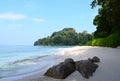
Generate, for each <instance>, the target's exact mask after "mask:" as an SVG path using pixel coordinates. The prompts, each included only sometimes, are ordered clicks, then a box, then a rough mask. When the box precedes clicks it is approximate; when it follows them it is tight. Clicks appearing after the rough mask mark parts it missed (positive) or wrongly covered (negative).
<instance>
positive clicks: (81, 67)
mask: <svg viewBox="0 0 120 81" xmlns="http://www.w3.org/2000/svg"><path fill="white" fill-rule="evenodd" d="M96 62H100V59H99V58H98V57H96V56H95V57H93V58H92V59H91V58H88V60H80V61H76V62H75V61H74V60H73V59H72V58H67V59H65V61H64V62H61V63H59V64H58V65H55V66H53V67H51V68H49V69H48V70H47V71H46V73H45V74H44V75H46V76H48V77H53V78H57V79H64V78H66V77H67V76H68V75H70V74H71V73H72V72H74V71H75V70H77V71H79V72H80V73H81V75H82V76H83V77H84V78H89V77H90V76H92V75H93V73H94V72H95V71H96V69H97V68H98V65H97V64H95V63H96Z"/></svg>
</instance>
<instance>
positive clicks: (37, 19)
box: [32, 18, 45, 22]
mask: <svg viewBox="0 0 120 81" xmlns="http://www.w3.org/2000/svg"><path fill="white" fill-rule="evenodd" d="M32 20H33V21H36V22H45V20H44V19H40V18H33V19H32Z"/></svg>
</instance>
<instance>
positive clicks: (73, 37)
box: [34, 28, 92, 46]
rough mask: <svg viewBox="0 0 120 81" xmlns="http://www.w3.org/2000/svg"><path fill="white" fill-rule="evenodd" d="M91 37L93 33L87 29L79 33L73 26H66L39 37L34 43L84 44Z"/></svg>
mask: <svg viewBox="0 0 120 81" xmlns="http://www.w3.org/2000/svg"><path fill="white" fill-rule="evenodd" d="M91 39H92V35H91V34H88V33H87V31H83V32H82V33H77V32H76V31H75V30H74V29H73V28H64V29H63V30H61V31H58V32H54V33H53V34H52V35H51V36H48V37H46V38H42V39H39V40H38V41H36V42H35V43H34V45H35V46H36V45H84V44H85V43H86V42H88V41H90V40H91Z"/></svg>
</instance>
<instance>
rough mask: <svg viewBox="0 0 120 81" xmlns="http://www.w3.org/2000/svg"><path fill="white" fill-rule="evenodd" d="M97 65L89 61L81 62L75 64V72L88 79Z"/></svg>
mask: <svg viewBox="0 0 120 81" xmlns="http://www.w3.org/2000/svg"><path fill="white" fill-rule="evenodd" d="M97 67H98V65H97V64H94V63H93V62H91V61H90V60H81V61H77V62H76V70H77V71H79V72H80V73H81V75H82V76H83V77H84V78H89V77H90V76H92V75H93V73H94V72H95V70H96V69H97Z"/></svg>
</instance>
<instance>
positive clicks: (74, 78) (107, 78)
mask: <svg viewBox="0 0 120 81" xmlns="http://www.w3.org/2000/svg"><path fill="white" fill-rule="evenodd" d="M62 51H63V52H64V54H63V56H62V58H59V59H57V60H55V61H56V62H58V63H59V62H61V61H64V59H65V58H73V59H74V60H75V61H78V60H84V59H88V58H92V57H93V56H98V57H99V58H100V60H101V62H100V63H98V65H99V67H98V68H97V70H96V72H95V73H94V74H93V76H92V77H90V78H89V79H85V78H83V77H82V76H81V74H80V73H79V72H78V71H75V72H73V73H72V74H71V75H69V76H68V77H67V78H66V79H54V78H50V77H46V76H43V74H44V72H45V71H46V70H45V68H43V69H44V70H42V69H41V70H40V71H38V72H36V73H33V74H30V75H29V76H25V77H22V78H21V79H19V80H15V81H120V48H106V47H91V46H76V47H73V48H64V49H62Z"/></svg>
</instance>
